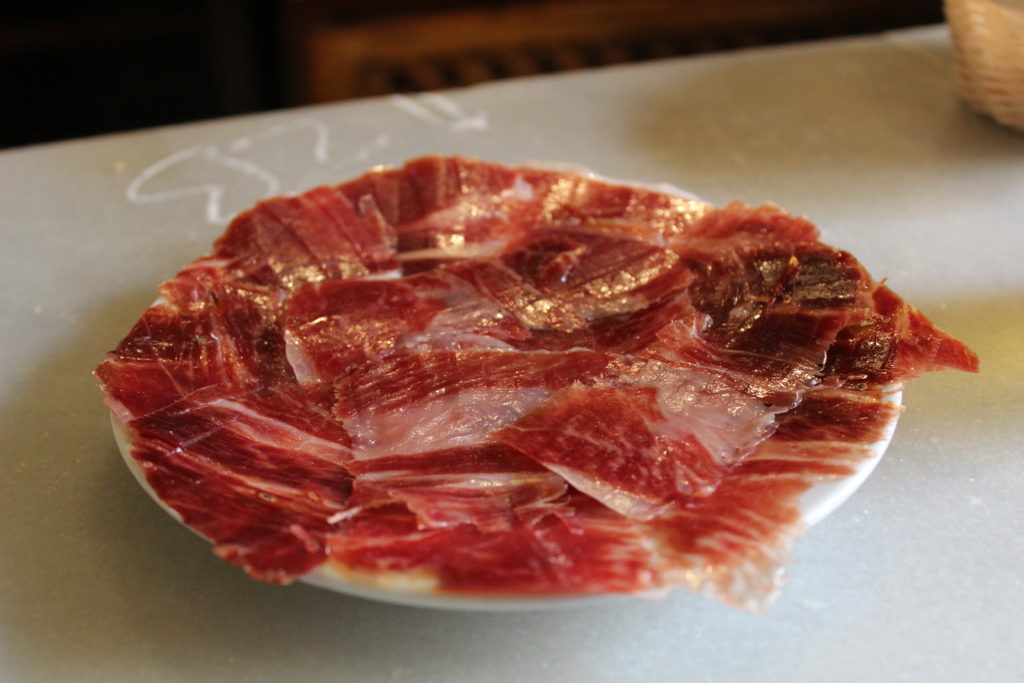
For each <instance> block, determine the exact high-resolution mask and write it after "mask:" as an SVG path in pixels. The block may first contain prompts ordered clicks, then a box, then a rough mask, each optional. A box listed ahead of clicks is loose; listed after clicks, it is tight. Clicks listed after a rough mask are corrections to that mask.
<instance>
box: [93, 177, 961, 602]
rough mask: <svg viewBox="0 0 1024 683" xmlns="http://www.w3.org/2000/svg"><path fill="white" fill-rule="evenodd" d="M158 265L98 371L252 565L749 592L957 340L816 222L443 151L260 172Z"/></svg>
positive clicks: (544, 586) (586, 589) (522, 586)
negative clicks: (299, 179) (275, 176)
mask: <svg viewBox="0 0 1024 683" xmlns="http://www.w3.org/2000/svg"><path fill="white" fill-rule="evenodd" d="M160 292H161V298H160V300H159V301H158V303H157V304H155V305H154V306H152V307H151V308H149V309H148V310H147V311H146V312H145V313H144V314H143V316H142V318H141V319H140V320H139V321H138V323H137V324H136V325H135V326H134V328H133V329H132V330H131V332H130V333H129V334H128V336H127V337H125V339H124V340H123V341H122V342H121V343H120V344H119V345H118V346H117V348H116V349H115V350H114V351H112V352H111V353H110V354H109V355H108V356H107V358H106V359H105V360H104V361H103V362H102V363H101V364H100V365H99V367H98V368H97V370H96V375H97V376H98V377H99V379H100V380H101V382H102V385H103V389H104V391H105V393H106V396H107V402H108V405H109V407H110V409H111V410H112V412H113V413H114V415H115V417H116V419H117V420H118V421H119V422H120V423H122V424H123V425H124V427H125V428H126V430H127V432H128V435H129V438H130V441H131V444H132V456H133V457H134V458H135V459H136V460H137V461H138V463H139V464H140V466H141V468H142V470H143V471H144V473H145V476H146V479H147V480H148V482H149V484H150V486H151V487H152V489H153V490H154V491H155V492H156V494H157V495H158V496H159V497H160V499H161V500H162V501H163V502H164V503H166V504H167V505H168V506H170V507H171V508H173V509H174V510H175V511H177V512H178V513H179V514H180V516H181V517H182V519H183V520H184V522H185V523H186V524H188V525H189V526H190V527H192V528H193V529H194V530H196V531H197V532H199V533H200V534H202V535H203V536H204V537H206V538H208V539H210V541H212V543H213V544H214V552H215V553H216V554H217V555H219V556H220V557H222V558H224V559H225V560H227V561H229V562H233V563H235V564H238V565H240V566H242V567H243V568H244V569H245V570H246V571H247V572H248V573H249V574H250V575H252V576H253V577H255V578H258V579H262V580H266V581H271V582H275V583H286V582H290V581H292V580H294V579H296V578H300V577H302V576H304V575H306V574H307V573H309V572H311V571H313V570H316V569H317V568H320V567H321V566H322V565H325V563H326V566H327V567H329V568H330V569H331V570H332V571H335V572H337V573H340V574H341V575H344V576H346V577H350V578H352V579H353V580H356V581H361V582H365V583H367V584H371V585H372V584H373V583H374V582H383V581H384V580H385V579H386V580H387V581H388V585H395V583H394V579H395V577H399V578H401V577H405V578H407V579H408V581H409V585H410V586H412V585H415V586H417V587H419V588H418V589H420V590H428V591H433V592H436V593H440V594H456V595H477V596H479V595H484V596H488V595H490V596H509V595H514V596H541V595H578V594H596V593H639V594H646V593H652V592H659V591H664V590H667V589H671V588H675V587H677V586H688V587H690V588H691V589H693V590H696V591H698V592H701V593H704V594H707V595H711V596H714V597H716V598H719V599H721V600H724V601H726V602H730V603H735V604H739V605H743V606H746V607H750V608H757V607H759V606H763V605H764V604H766V602H767V601H768V600H770V599H771V597H772V596H773V595H774V593H775V592H776V589H777V587H778V582H779V577H780V574H781V572H780V571H779V568H780V566H781V565H782V563H783V562H784V561H785V559H786V556H787V552H788V546H789V545H790V543H791V541H792V540H793V538H794V537H795V536H796V535H797V534H798V533H799V532H800V531H801V529H802V521H801V513H800V509H799V498H800V496H801V494H802V493H803V492H804V491H806V490H807V489H808V488H809V487H810V486H812V485H813V484H814V483H815V482H817V481H820V480H822V479H823V478H834V477H843V476H846V475H848V474H850V473H851V471H852V469H851V468H852V467H853V466H855V465H856V464H857V463H858V462H859V461H861V460H862V459H863V458H865V457H869V455H870V452H871V451H870V446H871V444H873V443H874V442H876V441H878V440H879V439H880V438H882V436H883V435H884V432H885V429H886V427H887V426H888V425H890V424H891V423H892V421H893V419H894V412H895V411H897V410H898V408H896V407H894V405H893V404H892V403H891V402H889V401H887V400H886V397H887V392H890V391H892V390H893V389H894V388H895V387H898V386H900V385H901V384H902V383H903V382H905V381H906V380H908V379H910V378H912V377H914V376H916V375H919V374H921V373H923V372H926V371H930V370H935V369H941V368H955V369H960V370H969V371H974V370H976V369H977V358H976V357H975V356H974V355H973V354H972V353H971V352H970V350H968V349H967V348H966V347H965V346H964V345H963V344H962V343H960V342H958V341H957V340H955V339H953V338H952V337H950V336H948V335H946V334H944V333H942V332H940V331H938V330H936V329H935V327H934V326H933V325H932V324H931V323H930V322H929V321H928V320H927V319H926V318H925V317H924V316H923V315H922V314H921V313H920V312H918V311H917V310H915V309H914V308H912V307H911V306H909V305H907V304H906V303H904V302H903V301H902V300H901V299H900V298H899V297H898V296H897V295H896V294H894V293H893V292H892V291H890V290H889V289H888V288H886V287H885V286H884V285H882V284H879V283H878V282H876V281H874V280H873V279H872V278H871V277H870V276H869V275H868V274H867V273H866V272H865V270H864V269H863V267H862V266H861V265H860V264H859V263H858V262H857V260H856V259H854V257H853V256H851V255H850V254H848V253H845V252H843V251H840V250H837V249H834V248H832V247H829V246H827V245H825V244H822V243H821V242H820V241H819V240H818V233H817V230H816V229H815V227H814V226H813V225H812V224H811V223H810V222H808V221H807V220H804V219H802V218H794V217H792V216H789V215H787V214H786V213H784V212H783V211H781V210H779V209H777V208H774V207H761V208H750V207H748V206H745V205H742V204H739V203H734V204H730V205H728V206H725V207H724V208H720V209H719V208H715V207H713V206H710V205H708V204H705V203H703V202H700V201H696V200H692V199H686V198H682V197H679V196H674V195H670V194H664V193H660V192H655V191H651V190H645V189H639V188H636V187H626V186H619V185H614V184H609V183H606V182H602V181H598V180H594V179H591V178H587V177H582V176H578V175H574V174H570V173H564V172H555V171H546V170H537V169H532V168H506V167H503V166H499V165H495V164H491V163H484V162H480V161H474V160H470V159H464V158H441V157H428V158H422V159H417V160H414V161H411V162H409V163H408V164H406V165H405V166H404V167H402V168H400V169H385V170H374V171H372V172H370V173H367V174H366V175H364V176H362V177H360V178H358V179H356V180H353V181H350V182H348V183H345V184H343V185H339V186H331V187H320V188H317V189H314V190H311V191H309V192H307V193H305V194H302V195H300V196H294V197H278V198H274V199H270V200H267V201H264V202H261V203H260V204H258V205H257V206H256V207H254V208H253V209H251V210H249V211H247V212H246V213H243V214H241V215H239V216H238V217H237V218H236V219H235V220H234V221H233V222H232V223H231V225H230V226H229V227H228V229H227V231H226V232H225V234H224V235H223V236H222V237H221V238H220V239H218V240H217V242H216V243H215V245H214V251H213V253H211V254H210V255H208V256H205V257H202V258H200V259H198V260H196V261H194V262H193V263H191V264H189V265H188V266H186V267H185V268H184V269H183V270H182V271H181V272H179V273H178V274H177V275H176V276H175V277H173V278H172V279H170V280H168V281H167V282H165V283H163V284H162V285H161V287H160Z"/></svg>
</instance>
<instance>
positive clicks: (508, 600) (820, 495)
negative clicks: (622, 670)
mask: <svg viewBox="0 0 1024 683" xmlns="http://www.w3.org/2000/svg"><path fill="white" fill-rule="evenodd" d="M901 398H902V392H900V391H895V392H893V393H891V394H889V397H888V401H889V402H890V403H892V404H893V405H899V404H900V400H901ZM898 419H899V414H898V413H896V414H895V416H894V417H893V419H892V421H891V422H890V423H889V425H888V427H887V429H886V432H885V436H884V437H883V438H882V439H880V440H879V441H877V442H876V443H874V444H872V445H871V452H872V457H870V458H867V459H865V460H863V461H861V462H860V463H859V464H858V465H857V466H856V468H855V471H854V473H853V474H852V475H850V476H848V477H844V478H842V479H835V480H823V481H821V482H819V483H818V484H816V485H815V486H814V487H813V488H811V489H810V490H809V491H807V492H806V493H805V494H804V495H803V497H802V498H801V500H800V506H801V509H802V511H803V516H804V521H805V522H806V523H807V526H812V525H814V524H817V523H818V522H820V521H821V520H822V519H824V518H825V517H827V516H828V515H829V514H831V513H832V512H833V511H835V509H836V508H838V507H839V506H840V505H842V503H843V502H844V501H845V500H846V499H847V498H849V497H850V496H851V495H853V492H854V491H856V490H857V489H858V488H859V487H860V485H861V484H863V483H864V481H865V480H866V479H867V478H868V476H869V475H870V474H871V472H872V471H873V470H874V469H875V467H876V466H877V465H878V461H879V460H880V459H881V458H882V455H883V454H884V453H885V449H886V448H887V447H888V446H889V442H890V441H891V440H892V435H893V433H894V432H895V430H896V422H897V421H898ZM111 423H112V424H113V429H114V438H115V439H116V441H117V446H118V448H119V449H120V451H121V455H122V456H123V457H124V460H125V462H126V463H127V464H128V469H129V470H131V472H132V474H133V475H135V479H136V480H137V481H138V482H139V484H140V485H141V486H142V488H143V489H145V490H146V492H147V493H148V494H149V495H150V497H152V498H153V500H155V501H156V502H157V503H158V504H159V505H160V507H162V508H163V509H164V510H165V511H166V512H167V514H169V515H171V516H172V517H173V518H174V519H176V520H178V521H179V522H181V521H182V520H181V515H179V514H178V513H177V511H175V510H174V509H172V508H171V507H169V506H168V505H167V504H165V503H164V502H163V501H162V500H160V498H159V496H157V495H156V492H155V491H154V490H153V488H152V487H151V486H150V485H149V482H147V481H146V475H145V474H143V471H142V467H141V466H140V465H139V462H138V461H137V460H136V459H135V458H133V457H132V455H131V438H130V437H129V435H128V432H127V430H126V429H125V426H124V424H123V423H122V422H121V421H120V420H119V419H117V417H115V416H114V415H113V414H111ZM302 581H303V582H305V583H308V584H310V585H312V586H317V587H319V588H326V589H328V590H332V591H337V592H339V593H345V594H347V595H354V596H357V597H360V598H366V599H369V600H378V601H381V602H389V603H395V604H400V605H409V606H414V607H430V608H435V609H452V610H475V611H522V610H536V609H550V608H563V607H574V606H583V605H594V604H598V603H600V602H602V601H608V600H615V599H623V597H624V596H620V595H579V596H551V597H528V598H515V597H462V596H456V595H445V594H439V593H433V592H430V591H423V590H422V589H421V588H420V587H418V586H415V585H406V586H403V585H401V584H400V583H399V584H392V585H389V586H388V587H386V588H385V587H379V586H373V585H367V584H365V583H361V582H358V581H355V580H353V579H351V578H349V577H346V576H342V575H341V574H339V573H337V572H335V571H334V570H332V569H331V568H330V567H329V566H328V565H324V566H323V567H321V568H320V569H317V570H315V571H313V572H311V573H310V574H307V575H306V576H305V577H303V578H302Z"/></svg>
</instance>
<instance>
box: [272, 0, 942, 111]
mask: <svg viewBox="0 0 1024 683" xmlns="http://www.w3.org/2000/svg"><path fill="white" fill-rule="evenodd" d="M302 4H303V5H305V6H306V7H305V8H304V12H305V14H306V16H305V17H297V16H293V17H292V21H291V31H292V39H293V41H294V42H293V45H292V48H291V50H290V53H291V56H292V58H293V59H294V60H295V61H293V62H292V64H291V66H292V72H293V73H295V74H296V75H297V76H298V78H296V79H294V80H293V81H292V86H291V92H290V99H292V100H293V101H295V102H301V101H312V102H325V101H332V100H339V99H347V98H352V97H363V96H367V95H380V94H384V93H388V92H403V91H411V90H430V89H437V88H443V87H453V86H459V85H469V84H472V83H477V82H480V81H486V80H492V79H496V78H502V77H507V76H522V75H528V74H536V73H545V72H553V71H563V70H567V69H573V68H581V67H587V66H599V65H605V64H613V63H617V62H627V61H640V60H645V59H652V58H658V57H668V56H673V55H683V54H692V53H695V52H708V51H715V50H726V49H734V48H739V47H748V46H753V45H764V44H771V43H780V42H789V41H794V40H810V39H816V38H824V37H830V36H835V35H844V34H852V33H869V32H874V31H879V30H884V29H887V28H893V27H897V26H905V25H911V24H915V23H917V24H923V23H930V22H934V21H940V20H941V17H942V15H941V8H940V6H939V3H937V2H935V1H934V0H907V1H905V2H901V3H892V2H888V1H882V0H719V1H715V0H632V1H630V2H622V1H621V0H561V1H559V0H542V1H536V0H534V1H530V0H521V1H519V2H506V3H494V2H491V3H476V5H477V6H473V7H448V8H442V9H440V10H434V11H430V12H425V11H423V10H418V11H407V13H406V14H405V15H399V16H383V17H380V18H378V19H374V20H358V21H352V17H351V15H349V14H347V12H346V11H345V10H346V7H349V8H350V7H351V3H348V2H345V0H338V1H335V2H330V1H329V0H321V2H319V3H317V2H314V3H312V4H313V5H319V6H320V8H321V13H320V14H319V16H317V15H316V14H315V12H314V13H312V14H311V13H310V8H309V5H310V3H308V2H307V3H302ZM392 4H397V3H392ZM408 4H409V5H410V6H411V5H412V3H408ZM332 7H333V8H335V9H336V10H337V11H336V12H333V13H332V12H331V11H330V10H331V8H332ZM418 7H422V5H418Z"/></svg>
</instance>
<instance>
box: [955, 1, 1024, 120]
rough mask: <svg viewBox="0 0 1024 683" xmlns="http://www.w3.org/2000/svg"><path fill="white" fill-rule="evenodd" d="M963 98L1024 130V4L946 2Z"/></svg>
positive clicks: (977, 107) (982, 110)
mask: <svg viewBox="0 0 1024 683" xmlns="http://www.w3.org/2000/svg"><path fill="white" fill-rule="evenodd" d="M946 18H947V20H948V21H949V27H950V30H951V31H952V34H953V50H954V55H955V59H956V79H957V85H958V87H959V89H960V94H961V95H962V96H963V98H964V99H965V100H967V102H968V103H969V104H970V105H971V106H972V107H974V108H975V109H977V110H979V111H981V112H984V113H985V114H988V115H990V116H992V117H993V118H994V119H996V120H997V121H999V122H1000V123H1005V124H1006V125H1009V126H1013V127H1015V128H1018V129H1020V130H1024V0H946Z"/></svg>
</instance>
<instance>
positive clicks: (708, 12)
mask: <svg viewBox="0 0 1024 683" xmlns="http://www.w3.org/2000/svg"><path fill="white" fill-rule="evenodd" d="M624 8H628V10H629V11H630V12H632V14H631V15H630V17H629V21H623V14H622V12H623V11H625V9H624ZM942 18H943V17H942V7H941V0H907V1H906V2H898V3H892V2H881V1H878V0H856V1H855V0H639V1H638V0H625V2H620V1H619V0H564V1H562V2H559V1H557V0H518V1H511V0H505V1H501V2H499V1H497V0H478V1H477V2H471V1H468V0H434V1H432V2H431V1H420V2H417V1H415V0H378V1H376V2H375V1H373V0H363V1H362V2H354V1H352V0H278V1H276V2H274V1H270V0H265V1H254V2H245V1H243V0H178V1H172V0H136V1H129V0H114V1H112V0H107V1H104V2H67V1H60V2H52V1H45V0H44V1H40V2H7V3H4V4H3V7H2V8H0V88H2V92H3V93H4V95H3V98H2V102H3V104H2V105H0V147H10V146H17V145H25V144H33V143H39V142H46V141H51V140H59V139H65V138H72V137H80V136H85V135H93V134H97V133H105V132H112V131H119V130H127V129H133V128H140V127H147V126H154V125H160V124H168V123H177V122H182V121H190V120H196V119H203V118H211V117H216V116H223V115H229V114H238V113H244V112H252V111H262V110H267V109H275V108H279V107H286V106H294V105H299V104H305V103H310V102H315V101H333V100H338V99H346V98H352V97H365V96H371V95H380V94H385V93H388V92H408V91H417V90H424V89H432V88H438V87H450V86H458V85H467V84H470V83H474V82H479V81H484V80H490V79H495V78H503V77H509V76H520V75H529V74H532V73H545V72H552V71H561V70H567V69H572V68H583V67H588V66H599V65H603V64H612V63H619V62H628V61H640V60H645V59H656V58H662V57H670V56H674V55H682V54H693V53H698V52H710V51H716V50H730V49H738V48H743V47H748V46H753V45H762V44H773V43H780V42H788V41H795V40H814V39H820V38H826V37H832V36H839V35H854V34H862V33H872V32H877V31H882V30H887V29H893V28H900V27H905V26H913V25H921V24H929V23H936V22H939V21H942ZM474 21H476V22H484V23H487V22H492V23H493V25H494V26H495V27H503V28H507V30H505V31H504V32H502V31H496V32H495V35H494V37H493V40H491V39H490V37H489V36H481V35H480V32H479V31H475V32H473V31H468V30H467V29H466V28H465V27H466V26H467V25H469V24H471V23H472V22H474ZM467 22H468V23H467ZM402 31H406V32H407V33H405V34H401V32H402ZM410 31H411V32H413V33H412V34H411V35H417V36H421V37H422V38H423V40H422V41H419V42H417V41H408V40H402V39H392V36H398V35H410V34H409V33H408V32H410Z"/></svg>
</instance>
